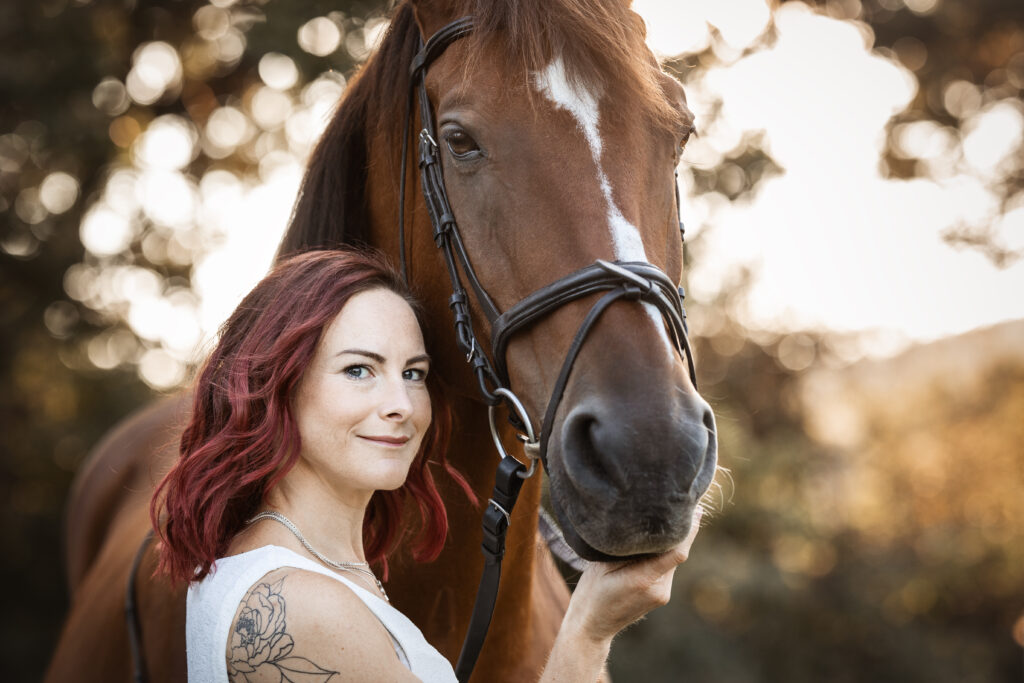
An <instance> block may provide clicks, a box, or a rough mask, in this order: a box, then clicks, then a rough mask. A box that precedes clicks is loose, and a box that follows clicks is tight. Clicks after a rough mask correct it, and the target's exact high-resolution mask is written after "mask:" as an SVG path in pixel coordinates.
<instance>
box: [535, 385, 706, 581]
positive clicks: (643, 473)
mask: <svg viewBox="0 0 1024 683" xmlns="http://www.w3.org/2000/svg"><path fill="white" fill-rule="evenodd" d="M638 384H639V383H638ZM633 388H634V389H637V390H643V391H642V393H641V395H639V396H637V395H636V392H634V391H629V390H626V391H625V392H623V391H621V388H620V390H619V391H607V390H597V391H590V390H587V387H581V388H580V389H581V391H586V393H587V396H585V397H581V398H580V399H578V400H572V401H568V402H567V403H568V404H569V405H567V406H566V408H567V409H566V410H565V415H564V418H563V419H562V420H561V424H560V425H557V426H556V430H555V434H556V435H557V436H558V437H560V438H554V439H552V440H551V443H550V444H549V447H548V462H547V468H548V475H549V477H550V479H551V500H552V507H553V510H554V512H555V517H556V519H557V521H558V523H559V526H560V527H561V530H562V533H563V535H564V536H565V539H566V542H568V543H569V545H570V547H572V549H573V550H574V551H575V552H576V553H577V554H578V555H580V556H581V557H583V558H584V559H587V560H604V561H608V560H619V559H624V558H626V557H631V556H636V555H647V554H652V553H660V552H664V551H666V550H669V549H671V548H673V547H674V546H676V545H677V544H678V543H680V542H681V541H682V540H683V539H684V538H685V537H686V535H687V533H689V531H690V524H691V523H692V521H691V520H692V516H693V509H694V506H696V505H697V504H698V502H699V501H700V499H701V497H702V496H703V495H704V494H705V493H706V492H707V490H708V488H709V487H710V485H711V482H712V480H713V479H714V475H715V470H716V468H717V462H718V456H717V453H718V445H717V440H716V432H715V421H714V414H713V413H712V411H711V408H710V407H709V406H708V404H707V403H706V402H705V401H704V400H703V399H702V398H701V397H700V396H699V395H698V394H697V393H696V392H694V391H693V390H692V389H689V388H688V387H687V388H686V389H684V388H683V387H678V386H668V387H665V390H666V391H667V392H668V393H671V394H672V396H671V397H665V396H658V395H657V394H658V393H659V392H658V391H656V390H652V388H651V387H650V386H634V387H633ZM577 393H580V392H579V391H574V392H573V394H577ZM652 393H653V394H654V395H653V396H652V395H651V394H652ZM631 394H633V395H634V397H635V399H636V400H630V398H629V396H630V395H631ZM567 398H568V397H567ZM573 398H575V396H574V397H573Z"/></svg>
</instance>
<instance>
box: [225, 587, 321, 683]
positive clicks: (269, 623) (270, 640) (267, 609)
mask: <svg viewBox="0 0 1024 683" xmlns="http://www.w3.org/2000/svg"><path fill="white" fill-rule="evenodd" d="M282 583H284V579H283V578H282V579H281V580H280V581H278V582H277V583H275V584H274V585H270V584H269V583H261V584H258V585H256V586H255V587H253V589H252V590H250V591H249V594H248V595H246V596H245V604H244V605H242V611H241V612H240V613H239V615H238V619H237V620H236V621H235V631H234V633H232V634H231V654H230V655H228V677H229V678H230V679H231V683H327V681H329V680H330V679H331V677H332V676H334V675H335V674H336V673H338V672H337V671H328V670H326V669H322V668H320V667H319V666H317V665H316V664H314V663H313V662H311V661H309V660H308V659H306V658H305V657H292V656H290V655H291V652H292V648H294V647H295V642H294V641H293V640H292V637H291V635H289V634H288V632H287V625H286V623H285V604H284V597H282V596H281V584H282Z"/></svg>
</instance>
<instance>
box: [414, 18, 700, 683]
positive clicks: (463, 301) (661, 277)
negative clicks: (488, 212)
mask: <svg viewBox="0 0 1024 683" xmlns="http://www.w3.org/2000/svg"><path fill="white" fill-rule="evenodd" d="M472 31H473V19H472V17H463V18H461V19H457V20H455V21H453V22H451V23H450V24H448V25H447V26H445V27H444V28H442V29H440V30H439V31H438V32H437V33H435V34H434V35H433V36H431V37H430V38H429V39H428V40H427V42H426V43H425V44H422V47H421V49H420V51H419V52H418V54H417V55H416V56H415V57H414V58H413V61H412V64H411V66H410V69H409V75H410V82H409V93H408V103H407V107H406V117H405V125H404V130H403V136H402V164H401V173H402V177H401V179H400V181H399V202H398V207H399V209H398V211H399V214H398V236H399V257H400V260H401V268H402V275H403V277H405V279H406V281H408V279H409V276H408V272H409V271H408V262H407V258H406V251H405V184H406V183H405V180H406V168H407V162H408V157H409V149H408V145H409V138H410V128H411V125H412V114H413V103H414V100H416V99H418V100H419V105H420V122H421V124H422V127H421V130H420V132H419V135H418V141H419V168H420V180H421V185H422V190H423V198H424V200H425V202H426V206H427V212H428V213H429V215H430V223H431V226H432V228H433V237H434V243H435V245H436V246H437V247H438V248H439V249H440V250H441V253H442V255H443V256H444V261H445V266H446V267H447V269H448V277H449V280H450V281H451V287H452V295H451V296H450V297H449V300H448V305H449V307H450V308H451V309H452V313H453V315H454V318H455V321H454V322H455V334H456V341H457V344H458V346H459V349H460V350H461V351H462V352H463V353H465V354H466V360H467V362H468V363H469V364H470V365H471V367H472V371H473V373H474V374H475V376H476V378H477V383H478V384H479V389H480V394H481V396H482V397H483V400H484V402H485V403H486V404H487V405H488V406H489V415H488V417H489V421H490V427H491V437H492V438H493V440H494V444H495V448H496V449H497V451H498V455H499V458H500V462H499V465H498V470H497V474H496V477H495V486H494V492H493V494H492V498H491V499H490V500H488V504H487V508H486V509H485V510H484V514H483V532H484V533H483V546H482V548H483V553H484V559H485V563H484V572H483V576H482V577H481V579H480V587H479V589H478V591H477V597H476V602H475V604H474V606H473V615H472V618H471V620H470V624H469V629H468V631H467V634H466V640H465V642H464V643H463V646H462V652H461V654H460V655H459V661H458V663H457V664H456V667H455V673H456V676H457V677H458V679H459V681H460V682H461V683H465V682H466V681H468V680H469V677H470V674H471V673H472V671H473V667H474V665H475V664H476V660H477V657H478V656H479V654H480V649H481V648H482V647H483V643H484V639H485V638H486V635H487V630H488V627H489V626H490V621H491V616H492V614H493V612H494V603H495V600H496V599H497V595H498V586H499V583H500V579H501V561H502V558H503V557H504V554H505V535H506V533H507V532H508V527H509V523H510V518H511V513H512V508H513V506H514V505H515V502H516V499H517V498H518V496H519V491H520V489H521V488H522V485H523V481H524V480H525V479H527V478H529V477H530V476H532V475H533V474H534V473H535V471H536V466H537V460H538V459H539V460H541V461H542V462H543V463H544V466H545V467H547V444H548V441H549V439H550V436H551V429H552V425H553V424H554V420H555V414H556V412H557V410H558V406H559V404H560V402H561V399H562V395H563V393H564V391H565V387H566V385H567V383H568V381H569V375H570V374H571V371H572V367H573V364H574V362H575V360H576V357H577V355H578V354H579V351H580V349H581V348H582V346H583V342H584V340H585V339H586V337H587V334H588V333H589V332H590V330H591V329H592V328H593V326H594V324H595V323H596V322H597V320H598V318H599V317H600V315H601V314H602V313H603V312H604V311H605V310H606V309H607V308H608V307H609V306H610V305H611V304H612V303H614V302H616V301H618V300H619V299H629V300H632V301H638V302H646V303H650V304H652V305H654V306H655V307H656V308H657V309H658V311H659V312H660V313H661V315H662V316H663V317H664V319H665V321H666V323H667V326H668V329H669V332H670V337H671V340H672V343H673V345H674V346H675V348H676V350H677V351H678V352H679V353H680V355H682V356H683V357H684V358H686V363H687V368H688V370H689V375H690V381H691V382H692V383H693V386H694V388H696V387H697V373H696V369H695V368H694V361H693V354H692V352H691V349H690V342H689V339H688V337H687V325H686V312H685V310H684V309H683V299H684V297H685V294H684V292H683V289H682V288H681V287H677V285H676V284H675V283H674V282H673V281H672V279H671V278H670V277H669V276H668V275H666V274H665V273H664V272H662V271H661V270H660V269H659V268H657V267H656V266H654V265H652V264H650V263H643V262H634V261H625V262H624V261H615V262H610V261H605V260H602V259H598V260H597V261H596V262H594V263H593V264H591V265H588V266H586V267H584V268H581V269H579V270H577V271H575V272H573V273H570V274H569V275H566V276H565V277H563V278H560V279H558V280H556V281H555V282H552V283H550V284H548V285H546V286H544V287H541V288H540V289H538V290H536V291H534V292H533V293H531V294H529V295H527V296H526V297H525V298H524V299H522V300H521V301H519V302H518V303H517V304H515V305H514V306H512V307H511V308H510V309H508V310H507V311H505V312H504V313H502V312H499V310H498V308H497V306H495V304H494V301H493V300H492V299H491V297H490V296H489V295H488V294H487V291H486V289H484V287H483V285H482V284H481V283H480V280H479V279H478V278H477V276H476V272H475V270H474V269H473V265H472V263H471V262H470V260H469V256H468V254H467V253H466V249H465V246H464V245H463V242H462V237H461V235H460V233H459V229H458V226H457V224H456V221H455V215H454V213H453V212H452V207H451V204H450V203H449V201H448V194H447V192H446V190H445V185H444V174H443V169H442V164H441V156H440V147H439V145H438V143H437V139H438V135H437V128H436V124H435V119H434V112H433V110H432V109H431V105H430V100H429V98H428V96H427V87H426V82H425V80H426V72H427V69H428V68H429V67H430V65H431V63H432V62H433V61H434V60H436V59H437V58H438V57H439V56H440V55H441V54H442V53H443V52H444V51H445V49H446V48H447V47H448V46H449V45H451V44H452V43H454V42H455V41H457V40H459V39H460V38H463V37H465V36H467V35H469V34H470V33H471V32H472ZM674 184H675V201H676V215H677V216H678V215H679V186H678V183H674ZM683 234H684V233H683V223H682V221H681V220H680V222H679V236H680V239H681V240H682V238H683ZM460 269H461V271H462V273H463V274H464V275H465V278H466V280H467V281H468V283H469V287H470V289H472V291H473V294H474V296H475V298H476V302H477V305H478V306H479V308H480V310H481V311H482V312H483V314H484V316H485V317H486V318H487V321H488V323H489V324H490V326H491V357H490V358H489V357H488V356H487V355H486V354H485V353H484V351H483V346H482V345H481V344H480V342H479V341H478V339H477V337H476V334H475V332H474V330H473V323H472V319H471V317H470V312H469V299H468V295H467V291H466V288H465V287H464V286H463V284H462V278H461V277H460V272H459V271H460ZM600 292H604V294H603V295H602V296H601V297H600V298H599V299H598V300H597V302H596V303H595V304H594V305H593V306H592V307H591V309H590V312H589V313H588V314H587V316H586V317H585V318H584V320H583V322H582V323H581V324H580V327H579V329H578V330H577V332H576V336H575V337H574V339H573V341H572V344H571V345H570V346H569V350H568V352H567V353H566V356H565V360H564V361H563V363H562V368H561V371H560V372H559V375H558V379H557V380H556V381H555V385H554V389H553V390H552V393H551V398H550V399H549V400H548V405H547V409H546V410H545V414H544V418H543V421H542V422H541V433H540V435H539V438H538V435H537V433H536V432H535V430H534V427H533V423H532V422H531V420H530V417H529V415H527V414H526V410H525V408H524V407H523V404H522V402H521V401H520V400H519V398H518V397H517V396H516V395H515V394H514V393H513V392H512V390H511V388H510V381H509V376H508V366H507V361H506V353H507V350H508V344H509V341H510V339H511V338H512V336H513V335H515V334H516V333H517V332H519V331H521V330H523V329H525V328H527V327H529V326H531V325H533V324H535V323H536V322H537V321H538V320H540V319H542V318H544V317H545V316H547V315H549V314H550V313H552V312H553V311H555V310H557V309H558V308H561V307H562V306H564V305H565V304H567V303H569V302H571V301H575V300H577V299H580V298H583V297H586V296H590V295H592V294H596V293H600ZM492 359H493V360H492ZM502 404H504V405H505V406H506V407H507V409H508V413H509V418H508V419H509V422H510V423H511V424H512V426H513V427H514V428H515V429H516V430H517V431H518V432H519V434H518V435H517V437H518V438H519V439H520V440H521V441H522V442H523V443H524V452H525V453H526V456H527V458H528V459H529V466H528V467H527V465H524V464H523V463H521V462H519V461H518V460H516V459H515V458H513V457H512V456H510V455H509V454H508V453H507V452H506V451H505V448H504V446H503V445H502V442H501V439H500V437H499V434H498V429H497V426H496V424H495V410H496V408H497V407H498V406H499V405H502ZM576 540H577V541H580V542H582V539H579V538H578V537H577V538H576ZM588 550H589V551H590V552H589V553H588V554H589V555H590V556H591V557H593V558H595V559H600V560H608V561H610V560H619V559H622V558H616V557H612V556H609V555H606V554H604V553H601V552H600V551H598V550H596V549H594V548H588Z"/></svg>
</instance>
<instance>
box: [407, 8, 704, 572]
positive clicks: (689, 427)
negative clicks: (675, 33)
mask: <svg viewBox="0 0 1024 683" xmlns="http://www.w3.org/2000/svg"><path fill="white" fill-rule="evenodd" d="M414 4H415V5H416V12H415V16H416V20H417V24H418V26H419V28H420V32H421V34H422V36H423V37H424V39H427V38H429V37H430V36H432V35H434V34H435V33H436V32H437V31H438V30H440V29H441V28H442V27H443V26H445V25H447V24H448V23H449V22H451V21H452V20H454V19H457V18H458V17H460V16H462V15H463V13H469V12H470V11H471V9H472V8H470V7H456V6H455V5H456V4H458V3H434V2H417V3H414ZM491 4H492V5H497V3H491ZM530 4H531V3H517V7H516V10H515V12H516V13H515V14H511V13H510V14H507V15H506V14H504V12H507V11H508V10H506V9H504V8H498V7H492V8H491V9H490V10H485V11H487V12H490V13H491V14H490V15H489V16H480V14H479V10H477V14H476V15H475V16H473V15H471V16H472V18H473V21H474V30H473V33H472V35H471V36H470V37H467V38H465V39H461V40H458V41H455V42H453V43H452V44H451V45H449V46H448V47H447V48H446V49H445V50H444V53H443V54H442V55H441V56H438V57H437V58H436V60H435V61H434V62H433V63H432V64H430V66H429V69H428V70H427V71H426V75H425V85H426V92H427V95H428V98H429V101H430V104H431V111H432V113H433V116H434V120H435V122H436V123H435V130H436V135H437V140H436V144H437V146H438V148H439V153H440V158H441V162H442V166H443V169H444V184H445V187H446V189H447V194H448V198H449V200H450V204H451V207H452V211H453V213H454V217H455V219H456V221H457V224H458V231H459V234H460V237H461V241H462V243H463V245H464V247H465V252H466V253H467V255H468V260H469V263H470V269H469V270H471V271H473V272H474V273H475V277H476V279H477V280H478V281H479V285H480V287H481V288H482V290H483V292H484V293H485V295H486V296H488V297H489V298H490V299H491V300H492V301H493V304H494V307H495V309H496V311H495V312H497V313H501V312H507V311H509V310H510V309H512V308H513V307H515V306H516V304H517V303H519V302H521V301H523V300H524V299H525V298H527V297H528V296H529V295H530V294H531V293H533V292H536V291H538V290H540V289H541V288H542V287H544V286H546V285H549V284H551V283H553V282H556V281H558V280H559V279H560V278H564V277H565V276H567V275H569V274H570V273H573V272H575V271H580V270H581V269H584V268H587V267H588V266H591V265H592V264H594V263H595V262H596V261H597V260H598V259H603V260H606V261H610V262H641V263H650V264H653V265H654V266H656V267H657V268H658V269H660V270H661V271H663V272H664V273H666V274H667V275H668V276H669V278H670V279H671V280H672V281H673V282H679V280H680V278H681V275H682V261H683V259H682V244H681V240H680V234H679V222H678V220H679V219H678V214H677V211H678V207H677V199H676V186H675V180H674V169H675V167H676V165H677V164H678V163H679V155H680V154H681V152H682V147H683V146H684V145H685V141H686V139H687V137H688V136H689V134H690V132H691V131H692V129H693V116H692V114H691V112H690V110H689V109H688V108H687V106H686V100H685V95H684V93H683V90H682V87H681V86H680V84H679V83H678V82H677V81H676V80H675V79H673V78H671V77H670V76H668V75H667V74H665V73H664V72H662V70H661V69H660V67H659V66H658V63H657V61H656V60H655V58H654V57H653V55H652V54H651V53H650V52H649V51H648V49H647V48H646V46H645V45H644V41H643V37H644V36H643V31H644V29H643V24H642V22H641V20H640V19H639V17H637V16H636V15H634V14H632V13H631V12H630V11H629V10H628V8H627V6H626V5H625V3H622V2H619V1H618V0H614V1H609V2H601V3H588V4H587V6H586V7H584V6H583V5H580V4H578V3H560V2H551V3H549V2H537V3H535V7H533V8H529V7H526V6H527V5H530ZM479 6H480V5H479V4H477V7H479ZM434 259H435V260H436V259H437V256H436V255H434ZM464 270H465V269H464ZM464 275H465V276H466V277H471V276H470V274H469V273H464ZM600 296H601V294H600V293H594V294H590V295H588V296H586V297H584V298H581V299H576V300H573V301H568V302H566V303H564V305H562V306H560V307H559V308H557V309H556V310H552V311H550V312H547V313H545V314H544V315H542V316H538V317H536V318H535V319H534V320H532V321H530V322H529V324H527V325H524V326H523V327H521V328H519V329H518V330H517V331H516V332H515V333H514V334H512V335H511V336H510V337H509V339H508V341H507V352H506V350H505V349H504V348H500V346H502V345H499V348H498V349H496V350H495V357H494V359H493V360H494V362H495V364H496V365H498V366H502V365H505V366H507V373H508V377H509V379H510V382H511V387H512V388H513V390H514V391H515V392H516V394H517V395H518V396H520V397H521V399H522V401H523V403H524V405H525V407H526V410H527V413H528V414H529V415H530V416H532V419H533V422H534V424H535V425H539V424H540V423H541V416H544V415H545V412H546V409H549V407H550V406H551V401H558V398H559V397H558V396H552V392H553V387H554V386H555V384H556V380H557V378H558V376H559V373H560V371H561V370H562V367H563V359H564V358H565V357H566V354H567V353H568V352H569V347H570V344H571V343H572V341H573V339H574V337H575V336H576V335H577V331H578V330H579V328H580V326H581V324H582V322H583V321H584V319H585V318H586V317H587V316H588V313H589V312H590V311H591V310H592V307H593V306H594V304H595V302H596V301H597V300H598V299H599V298H600ZM470 298H471V300H472V302H473V303H472V311H473V316H474V320H473V323H474V327H475V329H476V330H478V331H479V336H480V337H481V338H488V336H489V335H493V333H494V327H495V326H494V321H493V320H490V319H489V318H492V317H493V315H494V313H493V312H491V313H489V312H488V311H487V310H486V308H487V306H486V305H485V302H484V301H482V296H481V294H480V293H479V292H477V296H475V297H473V296H471V297H470ZM499 324H500V321H499ZM671 335H672V330H671V326H669V325H667V323H666V320H665V318H664V317H663V315H662V312H661V311H659V309H658V308H657V307H655V306H654V305H653V304H651V303H645V302H642V301H630V300H619V301H615V302H614V303H613V304H611V305H609V306H608V308H607V309H606V310H604V311H603V312H602V313H601V314H600V317H599V318H598V319H597V320H596V322H595V323H594V325H593V327H592V328H591V329H590V330H589V331H588V332H587V333H586V336H585V338H584V339H583V340H582V346H580V347H579V353H578V356H577V357H576V358H575V361H574V362H573V363H572V367H571V368H570V369H569V371H570V372H569V374H568V376H567V381H566V383H565V387H564V395H563V396H562V398H561V401H559V402H558V403H557V405H556V406H555V408H556V409H555V410H554V411H553V412H552V414H550V415H549V416H548V417H549V420H548V422H549V424H545V425H544V427H545V429H544V431H545V432H546V438H547V441H546V443H545V444H544V445H545V446H546V456H547V457H546V462H545V466H546V468H547V473H548V475H549V477H550V482H551V503H552V507H553V509H554V512H555V514H556V516H557V518H558V521H559V525H560V526H561V528H562V531H563V533H564V534H565V536H566V540H567V541H568V542H569V544H570V545H571V546H572V547H573V549H574V550H576V552H577V553H579V554H580V555H582V556H584V557H587V558H593V559H607V558H609V557H622V556H632V555H637V554H646V553H654V552H660V551H664V550H667V549H668V548H670V547H672V546H673V545H675V544H676V543H678V542H679V541H680V540H681V539H682V538H683V537H684V536H685V535H686V533H687V532H688V531H689V526H690V524H691V519H692V512H693V507H694V506H695V505H697V504H698V501H699V499H700V498H701V496H702V495H703V494H704V493H705V491H706V490H707V488H708V487H709V485H710V483H711V480H712V477H713V475H714V472H715V469H716V439H715V430H714V418H713V415H712V412H711V409H710V408H709V407H708V405H707V403H706V402H705V401H704V400H703V399H702V398H701V397H700V396H699V395H698V393H697V391H696V389H695V387H694V386H693V382H692V381H691V379H690V376H689V374H688V372H687V359H686V358H685V357H684V355H685V353H686V352H688V350H687V351H685V352H683V353H681V352H680V350H678V349H677V348H676V345H674V344H673V342H672V340H671ZM489 341H491V342H493V341H494V339H493V338H490V339H489ZM506 354H507V355H506ZM500 356H505V357H500Z"/></svg>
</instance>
